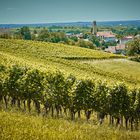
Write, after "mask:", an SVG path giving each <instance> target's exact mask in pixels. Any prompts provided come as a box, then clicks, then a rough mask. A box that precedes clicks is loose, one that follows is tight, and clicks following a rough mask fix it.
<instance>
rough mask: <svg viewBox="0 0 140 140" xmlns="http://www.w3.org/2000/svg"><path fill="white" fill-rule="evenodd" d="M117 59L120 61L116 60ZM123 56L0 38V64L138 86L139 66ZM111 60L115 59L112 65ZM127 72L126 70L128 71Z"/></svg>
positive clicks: (52, 44)
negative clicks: (58, 71)
mask: <svg viewBox="0 0 140 140" xmlns="http://www.w3.org/2000/svg"><path fill="white" fill-rule="evenodd" d="M120 58H121V59H120ZM122 58H124V59H125V57H124V56H121V55H114V54H110V53H105V52H101V51H97V50H90V49H85V48H80V47H77V46H68V45H64V44H55V43H45V42H37V41H23V40H8V39H7V40H6V39H0V62H1V63H2V64H5V65H13V64H15V63H16V64H19V65H27V66H29V67H34V68H38V69H40V70H42V71H56V70H60V71H62V72H63V73H65V74H66V75H68V74H70V73H71V74H73V75H75V76H77V77H78V78H95V79H104V80H107V81H109V82H116V81H124V82H125V83H127V84H129V85H132V86H133V85H137V86H139V85H140V76H139V73H140V69H139V68H140V64H139V63H136V62H131V61H128V60H127V61H123V59H122ZM105 59H106V60H105ZM114 59H119V61H118V62H114ZM128 69H129V70H128Z"/></svg>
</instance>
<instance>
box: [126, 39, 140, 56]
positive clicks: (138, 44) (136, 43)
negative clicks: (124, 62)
mask: <svg viewBox="0 0 140 140" xmlns="http://www.w3.org/2000/svg"><path fill="white" fill-rule="evenodd" d="M126 52H127V54H128V55H130V56H134V55H137V54H138V55H139V54H140V39H137V38H135V39H134V40H133V41H131V42H128V43H127V48H126Z"/></svg>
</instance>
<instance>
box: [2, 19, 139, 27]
mask: <svg viewBox="0 0 140 140" xmlns="http://www.w3.org/2000/svg"><path fill="white" fill-rule="evenodd" d="M97 24H98V25H100V26H119V25H120V26H121V25H122V26H135V27H140V20H128V21H100V22H97ZM91 25H92V22H66V23H36V24H0V28H20V27H23V26H29V27H51V26H84V27H90V26H91Z"/></svg>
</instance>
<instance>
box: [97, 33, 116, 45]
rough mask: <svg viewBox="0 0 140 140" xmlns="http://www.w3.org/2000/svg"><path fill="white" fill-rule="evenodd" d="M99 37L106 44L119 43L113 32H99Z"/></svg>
mask: <svg viewBox="0 0 140 140" xmlns="http://www.w3.org/2000/svg"><path fill="white" fill-rule="evenodd" d="M97 37H99V38H100V39H101V40H104V41H105V42H110V41H117V39H116V36H115V34H113V33H112V32H111V31H107V32H97Z"/></svg>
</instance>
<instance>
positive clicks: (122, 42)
mask: <svg viewBox="0 0 140 140" xmlns="http://www.w3.org/2000/svg"><path fill="white" fill-rule="evenodd" d="M132 40H133V36H126V37H124V38H122V39H120V44H126V43H127V42H129V41H132Z"/></svg>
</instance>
